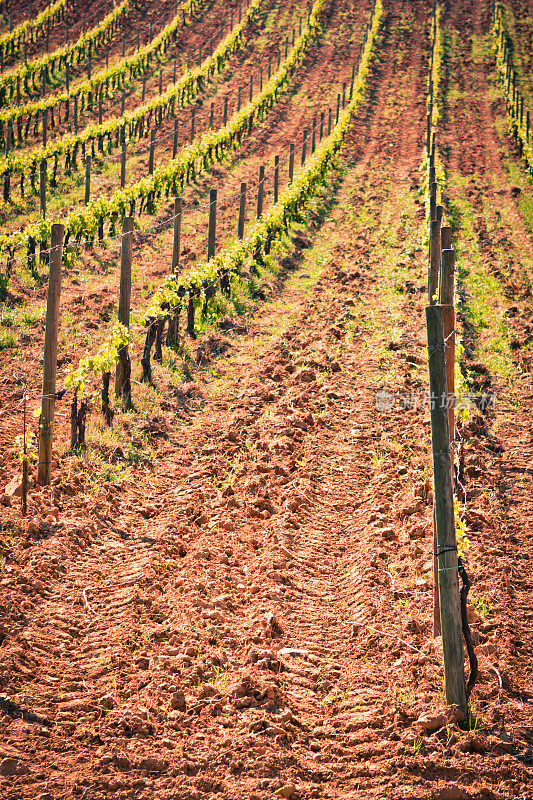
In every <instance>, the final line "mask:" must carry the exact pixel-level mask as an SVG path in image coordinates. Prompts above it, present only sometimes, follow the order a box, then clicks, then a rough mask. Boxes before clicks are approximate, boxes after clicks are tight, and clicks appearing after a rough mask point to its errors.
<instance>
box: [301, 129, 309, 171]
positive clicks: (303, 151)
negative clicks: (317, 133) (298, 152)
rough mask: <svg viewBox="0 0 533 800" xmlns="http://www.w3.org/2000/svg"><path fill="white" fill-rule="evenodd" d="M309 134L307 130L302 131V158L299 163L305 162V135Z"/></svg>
mask: <svg viewBox="0 0 533 800" xmlns="http://www.w3.org/2000/svg"><path fill="white" fill-rule="evenodd" d="M308 135H309V131H304V132H303V136H302V160H301V165H302V167H303V165H304V164H305V157H306V155H307V137H308Z"/></svg>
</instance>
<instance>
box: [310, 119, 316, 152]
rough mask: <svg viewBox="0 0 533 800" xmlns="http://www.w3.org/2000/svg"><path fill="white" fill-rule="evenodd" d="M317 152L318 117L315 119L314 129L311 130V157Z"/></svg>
mask: <svg viewBox="0 0 533 800" xmlns="http://www.w3.org/2000/svg"><path fill="white" fill-rule="evenodd" d="M315 150H316V117H313V127H312V130H311V155H312V154H313V153H314V152H315Z"/></svg>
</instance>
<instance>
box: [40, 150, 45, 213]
mask: <svg viewBox="0 0 533 800" xmlns="http://www.w3.org/2000/svg"><path fill="white" fill-rule="evenodd" d="M39 196H40V210H41V214H42V217H43V219H46V158H43V160H42V161H41V165H40V168H39Z"/></svg>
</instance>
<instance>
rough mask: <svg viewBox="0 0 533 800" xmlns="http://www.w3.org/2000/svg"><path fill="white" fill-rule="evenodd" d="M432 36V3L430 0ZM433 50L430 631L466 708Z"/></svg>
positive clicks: (451, 322) (451, 348)
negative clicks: (437, 639) (438, 638)
mask: <svg viewBox="0 0 533 800" xmlns="http://www.w3.org/2000/svg"><path fill="white" fill-rule="evenodd" d="M433 8H434V17H433V19H434V27H433V31H434V36H433V41H434V42H435V34H436V15H435V14H436V5H435V4H434V6H433ZM433 53H434V49H433V50H432V55H431V66H430V78H429V104H428V105H429V109H428V110H429V113H428V120H427V131H426V145H427V152H428V158H429V169H428V175H429V192H430V214H429V217H430V232H429V233H430V235H429V256H428V301H429V305H428V306H427V308H426V323H427V339H428V369H429V389H430V408H431V441H432V453H433V477H434V505H433V538H434V561H433V567H434V570H433V571H434V611H433V624H434V635H435V636H438V635H440V634H442V646H443V657H444V679H445V692H446V702H447V703H448V704H456V705H457V706H458V707H459V708H460V709H461V710H462V711H463V712H465V713H466V711H467V701H466V691H465V676H464V654H463V640H462V625H461V609H460V598H459V572H458V552H457V539H456V534H455V513H454V497H453V440H454V432H455V411H454V406H455V392H454V388H455V387H454V374H455V306H454V285H455V251H454V249H453V247H452V230H451V228H450V227H449V226H443V225H442V221H443V207H442V206H441V205H439V204H438V195H437V191H438V186H437V182H436V179H435V177H436V176H435V160H436V135H435V133H434V131H433V125H432V118H433V101H434V95H433V81H432V75H433Z"/></svg>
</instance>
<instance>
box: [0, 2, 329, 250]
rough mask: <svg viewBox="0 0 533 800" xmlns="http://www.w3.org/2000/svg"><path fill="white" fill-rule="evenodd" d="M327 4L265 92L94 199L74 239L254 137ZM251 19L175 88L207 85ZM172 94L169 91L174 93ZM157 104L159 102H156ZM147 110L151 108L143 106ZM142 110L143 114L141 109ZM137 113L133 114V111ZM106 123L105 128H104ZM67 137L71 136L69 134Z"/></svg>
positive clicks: (78, 219) (74, 217)
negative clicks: (162, 161)
mask: <svg viewBox="0 0 533 800" xmlns="http://www.w3.org/2000/svg"><path fill="white" fill-rule="evenodd" d="M263 2H264V0H252V2H251V3H250V6H249V7H248V12H247V17H248V18H252V17H253V15H254V13H255V12H256V11H257V9H258V8H259V6H260V5H261V4H262V3H263ZM323 5H324V0H316V2H315V5H314V6H313V10H312V12H311V16H310V20H309V26H308V28H307V30H305V31H304V32H303V33H302V35H301V36H300V37H299V38H298V40H297V41H296V43H295V46H294V48H293V50H292V52H291V53H290V54H289V56H288V57H287V59H285V61H284V62H283V63H282V65H281V66H280V68H279V70H278V71H277V72H276V73H275V74H274V75H273V76H272V78H271V79H270V80H269V81H268V82H267V83H266V85H265V86H264V88H263V91H262V92H261V93H260V94H258V95H257V96H256V97H255V98H254V99H253V100H252V101H251V102H249V103H248V104H247V105H246V106H245V107H244V108H243V109H241V111H239V112H237V113H235V114H234V115H233V116H232V118H231V119H230V120H229V122H228V124H227V125H226V126H225V127H222V128H220V129H219V130H218V131H208V132H207V133H206V134H205V135H204V136H203V137H202V138H201V139H199V140H198V141H196V142H193V143H192V144H190V145H189V146H188V147H184V148H182V150H181V152H180V154H179V155H178V157H177V158H175V159H174V160H172V161H170V163H169V164H168V165H167V166H166V167H159V168H158V169H156V170H155V172H154V174H153V175H150V176H148V177H146V178H144V179H142V180H140V181H136V182H135V183H132V184H129V185H128V186H126V187H125V188H124V189H120V190H118V191H116V192H114V193H113V194H112V195H111V197H110V198H109V199H105V198H103V197H100V198H97V199H95V200H93V201H92V202H91V203H89V205H87V206H86V207H84V208H82V209H81V210H79V211H76V212H74V213H73V214H71V215H70V216H69V217H68V218H67V220H66V222H65V227H66V230H67V231H68V233H69V234H70V236H71V237H74V238H75V239H76V241H80V240H81V238H82V237H83V236H85V237H86V238H87V239H89V240H92V239H94V238H95V236H96V235H97V231H98V224H99V221H100V219H108V220H110V224H111V226H112V229H114V226H115V224H116V221H117V220H118V219H119V218H123V217H124V216H125V215H126V214H127V213H128V210H129V208H130V206H131V205H132V204H133V203H135V202H136V201H137V200H142V201H144V202H146V201H147V200H148V198H150V200H151V202H152V204H153V205H154V206H155V205H156V204H157V202H159V200H160V197H161V195H163V194H165V195H166V196H167V197H169V196H174V195H176V193H177V191H178V189H177V184H178V182H183V181H184V180H185V179H186V178H188V177H189V175H190V174H193V175H194V174H196V173H197V172H200V171H201V169H202V168H207V167H208V166H209V164H210V163H212V162H213V161H215V159H217V160H220V159H222V157H223V154H224V152H225V151H226V150H228V149H230V148H232V147H235V145H236V143H238V144H240V143H241V141H242V139H243V138H244V137H245V136H246V135H248V133H249V131H250V129H251V127H252V124H253V123H254V121H258V120H261V119H263V118H264V116H266V114H267V112H268V110H269V109H270V108H271V107H272V106H273V105H274V103H275V101H276V99H277V96H278V93H279V92H280V91H281V89H282V88H283V87H284V86H286V85H287V84H288V83H289V80H290V76H291V74H292V72H293V71H294V69H295V68H296V66H297V65H298V64H299V63H301V61H302V60H303V58H304V55H305V53H306V52H307V51H308V49H309V47H310V45H311V43H312V42H313V41H314V39H315V38H316V36H317V34H318V31H319V30H320V23H319V21H318V15H319V13H320V11H321V9H322V6H323ZM244 24H245V20H244V19H243V21H242V22H241V25H238V26H236V27H235V28H234V30H233V32H232V33H231V34H229V35H228V36H227V37H226V39H225V40H224V41H223V42H222V43H221V44H220V45H219V47H218V48H217V50H216V51H215V53H214V54H213V56H210V57H209V58H208V59H206V61H204V63H203V65H202V66H201V67H199V68H198V69H196V70H194V71H193V72H189V73H187V74H186V75H184V76H183V78H182V79H181V81H179V82H178V83H177V84H176V85H175V87H173V88H171V89H170V90H169V92H175V91H177V89H176V87H178V86H181V87H182V89H183V90H185V89H186V88H187V87H189V88H190V87H192V86H193V85H194V83H195V81H196V85H197V87H198V86H201V83H202V76H203V78H206V77H207V75H208V74H209V71H210V70H211V69H214V67H215V64H216V63H217V59H219V58H224V57H225V54H226V53H227V52H229V50H230V49H231V48H232V47H233V46H234V45H235V43H236V42H237V41H238V40H240V37H241V36H242V31H243V29H244ZM169 92H167V95H168V94H169ZM164 97H165V95H163V96H162V97H161V98H157V99H156V100H154V101H153V103H160V102H161V100H162V99H163V98H164ZM153 107H154V108H155V105H154V106H153ZM143 108H146V107H143ZM135 113H137V112H135ZM130 116H131V115H130ZM124 119H125V117H124V118H122V120H111V121H110V122H109V123H106V125H111V126H113V125H114V126H117V125H118V123H119V122H121V121H122V122H123V120H124ZM104 127H105V126H104ZM63 139H64V140H66V139H67V137H63ZM16 164H17V161H16V160H14V161H13V162H12V168H13V169H15V168H16ZM50 231H51V222H50V221H48V220H43V219H40V220H39V221H38V222H34V223H32V224H30V225H28V226H27V227H26V229H25V230H24V231H19V232H17V233H15V234H4V235H0V250H13V249H16V248H17V247H20V246H27V242H28V238H29V237H30V236H33V237H34V238H35V239H36V240H38V241H39V240H41V239H49V238H50Z"/></svg>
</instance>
